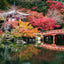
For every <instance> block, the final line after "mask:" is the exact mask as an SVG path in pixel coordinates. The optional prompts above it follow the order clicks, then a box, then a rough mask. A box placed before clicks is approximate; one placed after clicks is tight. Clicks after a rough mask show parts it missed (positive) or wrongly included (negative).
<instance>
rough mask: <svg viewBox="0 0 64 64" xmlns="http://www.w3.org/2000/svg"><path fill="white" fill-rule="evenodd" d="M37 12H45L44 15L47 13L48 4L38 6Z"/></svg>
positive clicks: (42, 3) (43, 3)
mask: <svg viewBox="0 0 64 64" xmlns="http://www.w3.org/2000/svg"><path fill="white" fill-rule="evenodd" d="M37 11H38V12H43V13H45V14H46V13H47V11H48V10H47V3H46V2H44V1H42V2H41V3H40V4H38V5H37Z"/></svg>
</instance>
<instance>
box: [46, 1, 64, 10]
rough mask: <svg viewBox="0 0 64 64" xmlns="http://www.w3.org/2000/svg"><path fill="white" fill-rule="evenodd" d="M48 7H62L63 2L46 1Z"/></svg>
mask: <svg viewBox="0 0 64 64" xmlns="http://www.w3.org/2000/svg"><path fill="white" fill-rule="evenodd" d="M47 3H48V6H49V9H58V10H60V9H62V8H63V3H61V2H58V1H47Z"/></svg>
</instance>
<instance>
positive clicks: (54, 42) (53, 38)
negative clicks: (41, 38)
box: [53, 34, 55, 44]
mask: <svg viewBox="0 0 64 64" xmlns="http://www.w3.org/2000/svg"><path fill="white" fill-rule="evenodd" d="M53 44H55V34H53Z"/></svg>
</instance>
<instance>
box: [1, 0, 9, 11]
mask: <svg viewBox="0 0 64 64" xmlns="http://www.w3.org/2000/svg"><path fill="white" fill-rule="evenodd" d="M0 9H2V10H6V9H9V8H8V2H7V0H0Z"/></svg>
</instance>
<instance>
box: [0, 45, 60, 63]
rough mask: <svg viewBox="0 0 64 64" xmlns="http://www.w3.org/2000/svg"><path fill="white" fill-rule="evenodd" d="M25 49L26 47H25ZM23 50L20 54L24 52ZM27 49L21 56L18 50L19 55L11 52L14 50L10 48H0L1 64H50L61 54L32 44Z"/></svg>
mask: <svg viewBox="0 0 64 64" xmlns="http://www.w3.org/2000/svg"><path fill="white" fill-rule="evenodd" d="M23 49H25V47H23ZM23 49H22V50H21V51H20V52H23ZM27 49H28V50H29V52H28V53H27V51H26V50H27ZM27 49H26V50H25V51H24V52H23V54H22V53H21V54H20V52H18V51H17V50H16V51H17V52H18V53H16V52H14V53H13V52H11V51H12V50H11V49H10V48H8V47H6V48H0V64H49V62H51V61H52V60H54V59H56V55H57V54H58V53H60V52H59V51H52V50H47V49H44V48H34V46H33V45H32V44H30V47H27ZM31 51H32V52H31ZM25 53H26V54H25ZM21 55H23V56H21ZM19 56H21V57H19Z"/></svg>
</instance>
